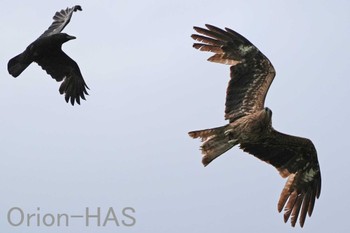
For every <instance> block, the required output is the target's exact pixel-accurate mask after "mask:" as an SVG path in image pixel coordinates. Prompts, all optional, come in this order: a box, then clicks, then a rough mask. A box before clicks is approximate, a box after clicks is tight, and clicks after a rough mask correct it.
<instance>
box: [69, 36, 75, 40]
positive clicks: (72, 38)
mask: <svg viewBox="0 0 350 233" xmlns="http://www.w3.org/2000/svg"><path fill="white" fill-rule="evenodd" d="M67 39H68V40H74V39H76V37H75V36H70V35H68V36H67Z"/></svg>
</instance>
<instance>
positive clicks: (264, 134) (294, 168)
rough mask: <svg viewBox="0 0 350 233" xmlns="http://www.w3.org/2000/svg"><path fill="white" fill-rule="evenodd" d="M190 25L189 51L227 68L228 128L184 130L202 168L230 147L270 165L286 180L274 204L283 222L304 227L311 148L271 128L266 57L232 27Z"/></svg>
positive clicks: (311, 193)
mask: <svg viewBox="0 0 350 233" xmlns="http://www.w3.org/2000/svg"><path fill="white" fill-rule="evenodd" d="M206 27H207V28H200V27H194V29H195V30H196V32H198V33H199V34H194V35H192V38H193V39H194V40H196V41H197V42H196V43H195V44H194V45H193V47H194V48H196V49H199V50H200V51H206V52H213V53H214V55H213V56H211V57H210V58H209V59H208V60H209V61H211V62H217V63H222V64H227V65H230V66H231V67H230V71H231V74H230V76H231V78H230V80H229V83H228V87H227V91H226V104H225V105H226V108H225V119H226V120H229V124H227V125H225V126H222V127H216V128H211V129H205V130H196V131H191V132H189V135H190V136H191V137H193V138H200V139H201V140H202V142H203V143H202V145H201V151H202V154H203V158H202V163H203V164H204V166H207V165H208V164H209V163H211V162H212V161H213V160H214V159H216V158H217V157H219V156H220V155H221V154H223V153H225V152H226V151H228V150H229V149H231V148H232V147H234V146H235V145H239V146H240V148H241V149H242V150H243V151H245V152H248V153H249V154H252V155H254V156H255V157H257V158H259V159H261V160H262V161H265V162H267V163H269V164H271V165H272V166H274V167H275V168H276V169H277V170H278V171H279V173H280V175H281V176H282V177H283V178H286V177H288V179H287V182H286V184H285V186H284V188H283V190H282V192H281V195H280V199H279V201H278V204H277V209H278V211H279V212H280V211H282V209H283V208H284V221H285V222H286V221H287V220H288V219H289V218H290V217H291V224H292V226H295V224H296V221H297V219H298V217H299V223H300V225H301V226H303V225H304V222H305V218H306V215H307V214H308V215H309V216H311V214H312V211H313V208H314V203H315V199H316V198H318V197H319V196H320V193H321V172H320V167H319V164H318V159H317V152H316V149H315V146H314V144H313V143H312V141H311V140H309V139H307V138H302V137H297V136H292V135H287V134H284V133H280V132H278V131H277V130H275V129H274V128H273V127H272V111H271V110H270V109H269V108H267V107H265V106H264V103H265V97H266V94H267V92H268V90H269V88H270V85H271V83H272V81H273V79H274V77H275V74H276V72H275V69H274V67H273V66H272V64H271V62H270V61H269V59H268V58H267V57H266V56H265V55H264V54H263V53H261V52H260V51H259V49H258V48H256V47H255V46H254V45H253V44H252V43H251V42H250V41H248V40H247V39H246V38H245V37H243V36H242V35H240V34H239V33H237V32H235V31H233V30H232V29H229V28H225V30H222V29H220V28H217V27H215V26H212V25H208V24H207V25H206Z"/></svg>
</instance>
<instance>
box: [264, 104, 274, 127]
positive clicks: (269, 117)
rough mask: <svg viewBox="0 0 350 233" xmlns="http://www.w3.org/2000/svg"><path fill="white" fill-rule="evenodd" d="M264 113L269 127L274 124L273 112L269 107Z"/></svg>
mask: <svg viewBox="0 0 350 233" xmlns="http://www.w3.org/2000/svg"><path fill="white" fill-rule="evenodd" d="M264 112H265V119H266V121H267V123H268V124H269V125H271V124H272V122H271V120H272V111H271V109H269V108H268V107H265V108H264Z"/></svg>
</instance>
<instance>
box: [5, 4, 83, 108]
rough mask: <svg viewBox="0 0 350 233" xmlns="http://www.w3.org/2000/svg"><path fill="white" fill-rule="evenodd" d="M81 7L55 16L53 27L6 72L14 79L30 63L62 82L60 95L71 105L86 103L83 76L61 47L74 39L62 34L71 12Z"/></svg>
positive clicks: (16, 57)
mask: <svg viewBox="0 0 350 233" xmlns="http://www.w3.org/2000/svg"><path fill="white" fill-rule="evenodd" d="M81 10H82V8H81V6H79V5H77V6H74V7H72V8H67V9H65V10H61V11H59V12H56V14H55V15H54V17H53V20H54V21H53V23H52V24H51V25H50V27H49V28H48V29H47V30H46V31H45V32H44V33H43V34H42V35H41V36H40V37H39V38H38V39H36V40H35V41H34V42H33V43H31V44H30V45H29V46H28V47H27V48H26V50H24V52H23V53H21V54H19V55H17V56H15V57H14V58H12V59H11V60H10V61H9V62H8V65H7V69H8V72H9V73H10V74H11V75H12V76H13V77H15V78H16V77H18V76H19V75H20V74H21V73H22V72H23V71H24V70H25V69H26V68H27V67H28V66H29V65H30V64H31V63H32V62H36V63H38V65H39V66H41V68H42V69H44V70H45V71H46V72H47V73H48V74H49V75H51V77H52V78H53V79H55V80H56V81H57V82H61V81H63V82H62V84H61V86H60V88H59V92H60V94H64V95H65V100H66V102H67V103H68V102H69V101H70V103H71V104H72V105H74V103H75V102H77V103H78V104H80V98H82V99H83V100H85V95H84V94H86V95H88V92H87V90H86V89H89V88H88V86H87V85H86V83H85V81H84V79H83V76H82V74H81V72H80V69H79V66H78V64H77V63H76V62H75V61H74V60H73V59H71V58H70V57H69V56H68V55H67V54H65V53H64V52H63V51H62V44H63V43H65V42H67V41H69V40H72V39H75V37H74V36H70V35H68V34H66V33H61V31H62V30H63V29H64V28H65V26H67V24H68V23H69V21H70V19H71V17H72V15H73V12H75V11H81Z"/></svg>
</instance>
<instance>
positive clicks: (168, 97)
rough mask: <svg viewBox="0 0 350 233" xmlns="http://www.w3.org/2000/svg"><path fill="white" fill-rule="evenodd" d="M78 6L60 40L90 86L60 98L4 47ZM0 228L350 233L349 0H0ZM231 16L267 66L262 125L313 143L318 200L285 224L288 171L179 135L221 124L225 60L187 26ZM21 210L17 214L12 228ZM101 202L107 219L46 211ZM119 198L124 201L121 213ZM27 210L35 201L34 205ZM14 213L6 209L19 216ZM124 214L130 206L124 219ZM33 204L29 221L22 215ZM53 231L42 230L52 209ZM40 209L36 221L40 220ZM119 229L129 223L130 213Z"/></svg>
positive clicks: (227, 23)
mask: <svg viewBox="0 0 350 233" xmlns="http://www.w3.org/2000/svg"><path fill="white" fill-rule="evenodd" d="M76 4H80V5H82V8H83V11H82V12H76V13H74V15H73V18H72V20H71V22H70V24H69V25H68V26H67V27H66V28H65V30H64V31H65V32H66V33H68V34H70V35H74V36H76V37H77V39H76V40H72V41H69V42H68V43H66V44H64V46H63V49H64V51H65V52H66V53H67V54H68V55H69V56H70V57H72V58H73V59H74V60H75V61H76V62H77V63H78V64H79V66H80V69H81V72H82V74H83V76H84V79H85V81H86V83H87V85H88V86H89V87H90V91H89V94H90V95H89V96H87V101H82V104H81V105H80V106H74V107H73V106H71V105H70V104H67V103H66V102H65V101H64V97H63V96H61V95H59V93H58V88H59V83H57V82H56V81H55V80H53V79H52V78H51V77H50V76H48V75H47V74H46V73H45V71H43V70H42V69H41V68H40V67H39V66H38V65H37V64H32V65H31V66H30V67H29V68H27V69H26V70H25V71H24V72H23V73H22V74H21V76H20V77H18V78H16V79H15V78H13V77H12V76H10V75H9V74H8V72H7V62H8V60H9V59H10V58H12V57H13V56H15V55H17V54H18V53H20V52H22V51H23V50H24V49H25V48H26V46H28V45H29V44H30V43H31V42H32V41H33V40H35V39H36V38H37V37H38V36H39V35H41V34H42V33H43V32H44V30H46V29H47V28H48V26H49V25H50V24H51V22H52V16H53V15H54V13H55V12H56V11H58V10H60V9H65V8H66V7H68V6H69V7H72V6H74V5H76ZM1 5H2V6H1V8H2V13H1V14H0V21H1V22H2V23H1V26H0V27H1V37H0V42H1V45H2V49H1V57H0V62H1V69H0V76H1V78H0V99H1V101H0V109H1V114H0V143H1V146H0V156H1V161H2V162H1V165H0V185H1V187H2V188H1V201H0V228H1V229H2V231H3V232H8V233H10V232H27V233H32V232H35V233H37V232H150V233H151V232H152V233H164V232H167V233H179V232H182V233H185V232H191V233H195V232H201V233H212V232H220V233H228V232H230V233H232V232H271V233H275V232H276V233H277V232H301V231H302V232H349V229H350V223H349V207H350V199H349V192H350V188H349V180H348V179H349V175H350V171H349V163H350V155H349V152H348V146H349V135H348V132H349V130H350V127H349V123H348V122H349V119H350V111H349V103H348V101H349V98H350V81H349V80H350V76H349V67H350V59H349V54H350V46H349V41H350V31H349V30H350V14H349V12H350V2H349V1H346V0H343V1H342V0H337V1H325V0H317V1H316V0H314V1H301V0H296V1H289V2H288V3H286V2H285V1H284V2H283V1H279V0H269V1H252V0H244V1H243V0H241V1H238V0H230V1H229V0H225V1H221V0H215V1H188V0H178V1H160V0H152V1H151V0H144V1H137V2H136V1H125V0H117V1H112V0H110V1H107V0H101V1H70V0H69V1H44V0H37V1H36V0H32V1H18V0H2V4H1ZM205 23H210V24H213V25H216V26H219V27H230V28H232V29H234V30H236V31H237V32H239V33H241V34H242V35H244V36H245V37H247V38H248V39H249V40H250V41H251V42H252V43H254V44H255V45H256V46H257V47H258V48H259V49H260V50H261V51H262V52H263V53H264V54H265V55H266V56H267V57H268V58H269V59H270V60H271V62H272V63H273V65H274V67H275V69H276V71H277V75H276V78H275V80H274V82H273V83H272V86H271V88H270V91H269V93H268V95H267V98H266V102H265V104H266V106H268V107H269V108H270V109H272V111H273V125H274V128H275V129H277V130H279V131H281V132H285V133H288V134H292V135H298V136H303V137H307V138H310V139H311V140H312V141H313V142H314V144H315V146H316V148H317V151H318V159H319V162H320V166H321V173H322V192H321V197H320V199H318V200H317V201H316V205H315V209H314V213H313V216H312V217H311V218H307V219H306V223H305V226H304V228H303V229H301V228H300V227H299V225H298V226H297V227H296V228H295V229H293V228H292V227H291V226H290V223H289V222H288V223H287V224H285V223H284V222H283V214H281V213H278V211H277V201H278V198H279V195H280V192H281V190H282V188H283V187H284V184H285V180H283V179H282V178H281V177H280V176H279V174H278V172H277V171H276V169H275V168H273V167H272V166H270V165H268V164H266V163H264V162H261V161H260V160H258V159H256V158H254V157H253V156H251V155H248V154H246V153H243V152H242V151H241V150H239V149H238V148H234V149H231V150H230V151H228V152H227V153H225V154H224V155H222V156H221V157H220V158H218V159H217V160H215V161H214V162H213V163H212V164H210V166H208V167H206V168H204V167H203V166H202V164H201V154H200V151H199V146H200V141H199V140H193V139H191V138H190V137H189V136H188V135H187V132H188V131H190V130H196V129H204V128H209V127H216V126H222V125H224V124H226V123H227V122H225V121H224V102H225V93H226V85H227V82H228V80H229V67H228V66H225V65H221V64H215V63H210V62H208V61H206V59H207V58H208V57H209V56H210V54H209V53H203V52H200V51H197V50H195V49H193V48H192V43H193V41H192V39H191V37H190V35H191V34H192V33H193V32H194V31H193V29H192V27H193V26H195V25H196V26H204V24H205ZM14 207H18V208H20V209H21V210H22V211H23V214H24V220H23V224H21V225H20V226H18V227H15V226H12V225H11V224H10V222H9V221H8V214H9V212H10V210H11V209H12V210H13V211H12V212H11V214H12V218H13V219H12V221H13V222H14V223H19V221H20V214H19V212H20V211H19V209H13V208H14ZM98 207H100V211H101V213H100V214H101V225H102V223H103V221H104V219H105V217H106V212H107V211H108V210H110V209H109V208H110V207H112V208H113V210H114V212H115V214H116V217H117V219H118V220H119V223H120V226H119V227H117V226H116V225H115V224H114V222H112V221H110V222H108V223H107V225H106V226H105V227H102V226H101V227H97V226H96V218H95V219H93V218H91V219H90V226H85V220H84V219H71V220H70V222H69V226H57V215H58V214H67V215H84V214H85V213H86V208H88V209H89V211H90V213H91V214H96V212H97V208H98ZM127 207H130V208H132V210H135V213H133V212H132V210H131V209H126V210H125V209H124V211H126V212H124V214H123V213H122V212H123V208H127ZM38 208H40V209H38ZM16 211H17V212H16ZM125 213H126V214H129V215H131V217H132V218H131V217H127V216H125ZM32 214H35V216H34V215H33V216H34V217H32V218H31V219H30V221H29V222H30V226H27V225H26V224H27V222H26V221H27V218H28V215H32ZM51 215H52V216H53V217H54V220H56V222H55V224H54V225H53V226H52V227H48V226H45V224H44V222H43V216H46V219H45V220H46V223H48V222H50V218H52V216H51ZM37 219H39V222H40V226H38V225H37V222H36V221H37ZM134 219H136V223H135V224H134V225H133V226H131V227H128V226H125V224H123V222H122V220H124V223H126V224H133V223H134V222H133V221H134Z"/></svg>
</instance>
